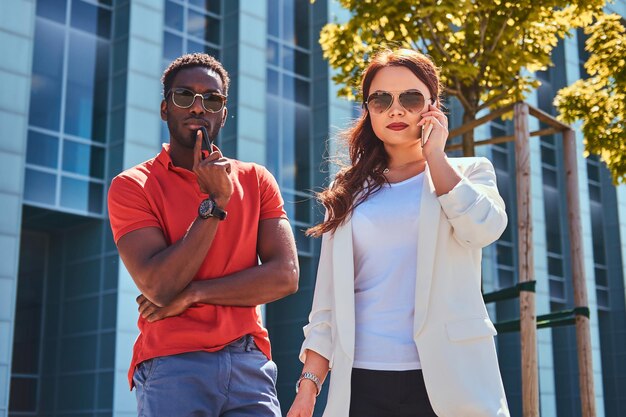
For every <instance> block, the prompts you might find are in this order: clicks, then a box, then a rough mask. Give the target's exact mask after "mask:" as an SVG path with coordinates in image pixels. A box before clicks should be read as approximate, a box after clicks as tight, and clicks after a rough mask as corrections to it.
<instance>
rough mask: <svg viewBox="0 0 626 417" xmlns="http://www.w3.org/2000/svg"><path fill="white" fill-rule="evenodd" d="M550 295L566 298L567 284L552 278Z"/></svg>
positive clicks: (558, 298)
mask: <svg viewBox="0 0 626 417" xmlns="http://www.w3.org/2000/svg"><path fill="white" fill-rule="evenodd" d="M550 297H552V298H556V299H557V300H565V284H564V283H563V282H562V281H557V280H554V279H551V280H550Z"/></svg>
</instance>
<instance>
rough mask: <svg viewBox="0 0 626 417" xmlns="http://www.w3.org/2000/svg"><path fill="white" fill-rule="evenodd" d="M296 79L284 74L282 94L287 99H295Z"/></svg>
mask: <svg viewBox="0 0 626 417" xmlns="http://www.w3.org/2000/svg"><path fill="white" fill-rule="evenodd" d="M295 84H296V80H295V79H294V78H293V77H292V76H290V75H287V74H283V91H282V96H283V97H284V98H286V99H287V100H292V101H293V100H294V99H295V97H296V85H295Z"/></svg>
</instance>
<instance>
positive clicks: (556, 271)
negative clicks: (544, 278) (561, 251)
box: [548, 256, 563, 277]
mask: <svg viewBox="0 0 626 417" xmlns="http://www.w3.org/2000/svg"><path fill="white" fill-rule="evenodd" d="M548 274H550V275H552V276H557V277H562V276H563V260H562V259H561V258H555V257H552V256H548Z"/></svg>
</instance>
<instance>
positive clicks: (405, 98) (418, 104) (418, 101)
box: [399, 91, 425, 113]
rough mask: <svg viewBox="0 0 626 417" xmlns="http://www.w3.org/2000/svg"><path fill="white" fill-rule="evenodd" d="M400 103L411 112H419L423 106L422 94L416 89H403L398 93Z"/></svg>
mask: <svg viewBox="0 0 626 417" xmlns="http://www.w3.org/2000/svg"><path fill="white" fill-rule="evenodd" d="M399 100H400V104H401V105H402V107H404V108H405V109H407V110H408V111H410V112H412V113H416V112H419V111H420V110H422V109H423V108H424V102H425V100H424V96H423V95H422V93H420V92H417V91H405V92H404V93H401V94H400V97H399Z"/></svg>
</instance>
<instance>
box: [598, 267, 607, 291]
mask: <svg viewBox="0 0 626 417" xmlns="http://www.w3.org/2000/svg"><path fill="white" fill-rule="evenodd" d="M595 275H596V285H598V286H601V287H608V286H609V280H608V276H607V273H606V268H604V267H597V266H596V268H595Z"/></svg>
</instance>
